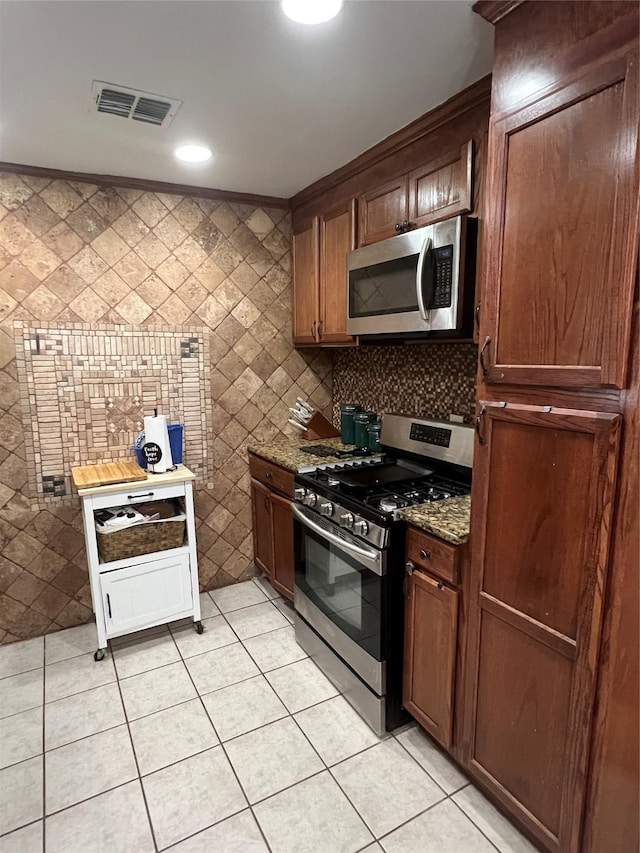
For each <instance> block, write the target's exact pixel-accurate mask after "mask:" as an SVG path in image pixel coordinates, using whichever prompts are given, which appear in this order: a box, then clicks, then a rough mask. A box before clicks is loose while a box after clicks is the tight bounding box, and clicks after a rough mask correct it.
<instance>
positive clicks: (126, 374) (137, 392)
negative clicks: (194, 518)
mask: <svg viewBox="0 0 640 853" xmlns="http://www.w3.org/2000/svg"><path fill="white" fill-rule="evenodd" d="M15 335H16V350H17V353H18V355H17V358H16V364H17V368H18V381H19V383H20V390H21V398H22V416H23V423H24V425H25V439H26V450H27V472H28V475H29V485H30V487H31V493H32V500H33V506H32V508H33V509H37V508H38V507H39V506H43V507H46V506H47V505H48V504H49V503H51V502H52V501H55V500H56V499H57V498H60V497H63V496H67V499H71V495H72V481H71V468H72V467H73V466H74V465H90V464H94V463H98V462H107V461H110V460H116V459H129V458H130V457H131V445H132V444H133V442H134V441H135V438H136V435H137V434H138V432H139V431H140V430H141V429H142V428H143V419H144V416H145V414H148V415H151V414H153V410H154V409H156V408H157V409H158V411H159V412H162V413H165V414H167V416H168V417H169V420H170V421H171V422H173V423H182V424H183V425H184V435H185V458H184V462H185V464H186V465H188V466H189V467H190V468H191V470H192V471H193V472H194V474H196V476H197V478H198V479H197V481H196V482H197V484H198V485H201V486H202V485H204V486H207V487H209V488H210V487H211V485H212V484H211V483H210V475H209V467H208V460H209V444H210V434H209V438H208V432H207V424H206V421H207V413H208V412H210V411H211V385H210V382H209V380H208V376H207V371H206V370H205V365H208V363H209V342H208V335H207V334H206V332H204V331H203V330H199V331H196V330H194V334H193V335H191V336H190V337H189V338H188V346H189V356H190V357H189V359H188V360H187V359H185V358H184V352H185V351H184V349H183V343H184V331H183V330H182V329H179V328H176V329H171V328H167V329H162V330H160V329H148V330H145V331H136V330H133V329H131V328H128V327H124V326H123V327H119V328H118V329H117V331H116V328H115V327H109V326H101V325H96V326H95V327H94V328H93V329H92V330H91V332H89V331H88V330H87V329H86V328H85V327H84V326H82V325H79V324H76V325H74V324H69V325H68V327H67V328H65V329H59V328H49V329H47V328H30V327H28V326H23V325H22V324H21V323H20V322H18V321H17V322H16V324H15ZM131 377H136V378H135V379H134V380H131ZM61 471H62V472H64V474H63V477H64V479H63V483H62V486H63V487H64V488H62V487H59V488H56V489H53V488H51V487H50V483H49V478H50V477H51V476H52V475H53V474H54V472H58V474H57V476H58V477H59V476H60V473H59V472H61Z"/></svg>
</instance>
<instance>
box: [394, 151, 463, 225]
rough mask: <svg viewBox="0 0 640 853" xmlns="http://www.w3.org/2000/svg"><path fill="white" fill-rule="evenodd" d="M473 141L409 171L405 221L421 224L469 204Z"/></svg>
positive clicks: (448, 215) (446, 216)
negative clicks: (407, 211) (407, 217)
mask: <svg viewBox="0 0 640 853" xmlns="http://www.w3.org/2000/svg"><path fill="white" fill-rule="evenodd" d="M472 182H473V141H472V140H469V141H468V142H466V143H465V144H464V145H463V146H462V147H461V148H460V149H459V150H453V151H450V152H448V153H447V154H444V155H443V156H442V157H439V158H438V159H437V160H434V161H433V162H431V163H428V164H426V165H425V166H423V167H421V168H420V169H415V170H414V171H413V172H411V174H410V175H409V221H410V222H411V226H412V228H422V227H423V226H424V225H429V224H430V223H431V222H434V221H435V220H436V219H445V218H448V217H450V216H458V214H460V213H468V212H469V211H470V210H472V208H473V199H472V185H473V184H472Z"/></svg>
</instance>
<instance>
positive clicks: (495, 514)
mask: <svg viewBox="0 0 640 853" xmlns="http://www.w3.org/2000/svg"><path fill="white" fill-rule="evenodd" d="M483 406H484V411H485V414H484V415H481V417H480V423H479V429H480V434H481V435H482V436H483V438H482V441H484V442H485V443H483V444H479V445H478V446H477V447H476V451H475V458H474V486H473V489H474V491H473V499H472V504H471V507H472V530H473V536H474V547H473V549H472V578H471V595H470V605H469V646H468V671H469V685H468V687H469V689H468V692H467V711H466V713H465V719H466V720H467V726H468V731H467V737H466V738H465V742H466V743H467V744H468V747H467V748H468V750H469V754H468V756H466V763H467V765H468V767H469V770H470V771H471V772H472V773H473V774H474V775H476V776H477V777H479V778H480V779H481V781H482V782H483V783H484V784H485V785H486V786H487V787H488V788H489V789H490V790H491V791H492V792H493V793H494V795H495V796H496V797H497V798H498V799H499V800H501V801H502V803H503V804H504V806H505V807H506V808H508V809H509V810H510V811H511V812H514V813H516V814H517V815H518V816H519V818H520V820H521V821H522V822H523V823H525V824H527V825H528V826H529V828H530V829H531V831H532V832H533V833H535V834H536V835H537V837H538V838H539V839H540V841H541V843H542V844H543V845H544V846H545V847H546V848H548V849H551V850H563V851H577V850H578V849H579V830H580V824H581V816H582V809H583V803H584V796H585V780H586V773H587V765H588V749H589V739H590V728H591V720H592V711H593V701H594V692H595V675H596V667H597V657H598V648H599V638H600V630H601V614H602V607H603V596H604V589H605V585H606V576H607V554H608V543H609V530H610V525H611V508H612V500H613V490H614V484H615V469H616V456H617V441H618V428H619V416H618V415H612V414H604V413H595V412H585V411H578V410H572V409H558V410H552V411H550V412H549V411H545V410H544V409H542V408H538V407H532V406H524V405H518V404H511V403H508V404H507V405H506V407H505V406H504V404H502V406H501V405H500V404H497V403H487V404H483Z"/></svg>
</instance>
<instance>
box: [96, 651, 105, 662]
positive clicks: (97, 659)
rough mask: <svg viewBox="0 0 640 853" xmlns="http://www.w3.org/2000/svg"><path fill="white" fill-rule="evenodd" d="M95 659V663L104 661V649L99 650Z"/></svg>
mask: <svg viewBox="0 0 640 853" xmlns="http://www.w3.org/2000/svg"><path fill="white" fill-rule="evenodd" d="M93 659H94V660H95V661H99V660H104V649H98V651H97V652H94V653H93Z"/></svg>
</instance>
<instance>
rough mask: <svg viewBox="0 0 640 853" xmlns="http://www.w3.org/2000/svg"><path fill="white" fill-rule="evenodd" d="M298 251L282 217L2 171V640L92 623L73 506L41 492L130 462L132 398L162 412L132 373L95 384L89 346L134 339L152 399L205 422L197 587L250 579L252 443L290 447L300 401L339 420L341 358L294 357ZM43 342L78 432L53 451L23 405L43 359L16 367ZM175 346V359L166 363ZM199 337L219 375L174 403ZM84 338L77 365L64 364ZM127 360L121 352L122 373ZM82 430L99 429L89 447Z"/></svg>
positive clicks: (70, 428) (209, 369) (63, 433)
mask: <svg viewBox="0 0 640 853" xmlns="http://www.w3.org/2000/svg"><path fill="white" fill-rule="evenodd" d="M289 247H290V222H289V217H288V214H286V212H285V211H281V210H271V209H262V208H256V207H251V206H248V205H236V204H228V203H224V202H215V201H211V200H207V199H199V198H195V197H194V198H190V197H181V196H178V195H167V194H161V193H145V192H141V191H139V190H131V189H124V188H118V189H101V188H99V187H97V186H94V185H91V184H82V183H73V182H67V181H58V180H56V181H49V180H47V179H43V178H33V177H30V176H26V175H24V176H19V175H13V174H6V173H0V642H5V643H6V642H11V641H13V640H16V639H23V638H27V637H32V636H36V635H38V634H43V633H46V632H49V631H55V630H58V629H60V628H65V627H69V626H71V625H76V624H79V623H81V622H85V621H87V620H88V619H89V618H90V617H91V599H90V592H89V582H88V576H87V566H86V556H85V551H84V540H83V535H82V520H81V514H80V505H79V501H78V499H77V498H72V499H70V498H69V496H68V495H66V496H58V495H57V494H52V493H51V491H50V488H51V487H49V490H48V491H47V493H46V495H45V492H44V491H43V490H41V489H42V478H43V477H45V476H47V477H54V476H57V475H62V479H63V481H64V486H61V485H58V492H61V491H65V492H66V491H68V490H70V484H69V480H68V476H69V470H68V469H69V467H70V465H71V464H75V463H76V462H88V461H95V460H96V459H97V458H98V457H100V456H104V455H105V454H107V455H108V454H113V455H117V456H120V457H121V456H123V455H126V454H127V453H128V451H127V450H126V447H127V444H128V443H129V439H130V438H131V436H132V435H133V433H134V431H135V429H136V424H137V422H138V420H139V417H140V415H141V414H142V413H143V412H142V411H141V406H140V402H139V401H136V397H137V396H142V398H143V402H144V406H143V407H142V408H143V409H144V408H145V406H147V405H148V403H149V400H150V399H151V398H150V397H148V396H146V397H145V393H144V389H143V392H142V394H139V390H138V388H137V385H136V382H134V381H133V378H132V379H131V381H128V377H127V376H126V375H123V376H121V377H118V378H117V379H114V380H113V381H112V382H111V384H110V385H109V383H108V382H107V381H106V379H105V376H104V375H103V376H97V375H96V376H91V375H90V374H91V371H92V370H93V371H96V369H97V372H100V370H102V369H103V368H104V372H106V370H107V365H106V361H103V362H100V363H99V364H98V366H97V368H96V363H95V361H93V362H92V361H91V358H89V359H88V361H87V363H86V364H85V365H84V366H83V363H82V357H83V356H87V357H88V356H89V355H91V356H92V358H104V359H106V357H107V351H106V349H105V350H104V352H100V351H98V353H97V355H96V352H95V349H92V347H94V346H95V347H96V348H97V349H98V350H99V347H97V345H96V344H95V339H96V338H97V337H100V338H101V339H102V340H107V341H113V340H114V339H118V340H121V339H122V338H123V336H124V333H125V332H126V333H127V334H131V335H132V339H135V340H136V341H137V342H138V346H139V349H138V350H135V347H134V350H133V352H134V354H136V352H137V354H139V355H140V356H141V357H144V358H147V359H149V358H150V359H151V362H150V364H149V365H148V367H149V374H151V373H153V374H154V377H155V378H154V383H155V384H153V387H152V388H151V390H149V387H147V392H146V393H147V395H148V394H151V393H152V392H153V389H154V388H155V389H156V390H155V392H153V393H156V399H158V402H159V403H160V405H162V403H163V401H164V402H165V405H173V406H175V407H176V408H178V409H180V407H183V410H182V411H179V412H178V413H177V414H178V417H176V418H175V419H176V420H177V419H178V418H179V417H181V416H183V415H184V407H185V406H186V407H187V408H188V403H189V400H197V403H196V404H195V405H197V406H200V407H201V408H202V407H203V408H204V409H205V419H204V423H203V432H202V438H201V439H198V440H197V441H195V442H194V441H193V435H194V431H193V429H195V427H194V428H193V429H192V431H191V434H192V439H191V441H190V439H189V435H188V434H186V435H185V438H186V458H185V461H186V462H187V463H189V461H190V460H193V464H194V468H196V469H198V466H200V467H199V474H200V475H201V479H200V483H201V484H202V485H204V486H208V488H199V489H198V490H197V492H196V501H195V503H196V515H197V528H198V546H199V572H200V582H201V586H202V588H203V589H209V588H213V587H216V586H222V585H226V584H229V583H233V582H235V581H238V580H241V579H243V578H245V577H249V576H250V575H251V574H253V573H254V568H253V565H252V559H251V555H252V546H251V530H250V526H251V517H250V504H249V473H248V464H247V458H246V450H245V448H246V445H247V444H250V443H252V442H257V441H265V440H270V439H272V438H275V437H276V436H278V435H281V434H283V433H284V434H288V427H287V426H286V423H287V417H288V411H287V407H288V406H289V405H291V404H292V403H293V401H295V398H296V396H297V395H301V396H306V397H308V398H309V399H310V400H311V402H312V403H313V405H314V406H315V407H316V408H318V409H320V410H322V411H324V412H325V414H327V415H329V414H330V412H331V395H332V360H331V354H330V353H327V352H322V351H318V350H309V351H294V349H293V347H292V344H291V332H290V326H291V323H290V320H291V278H290V255H289ZM34 334H38V335H39V341H40V345H41V346H44V345H46V347H48V349H47V348H46V347H45V352H47V353H49V356H50V358H49V362H50V363H49V365H48V369H49V372H48V373H47V372H46V371H45V373H44V374H43V375H44V377H45V379H46V380H47V381H49V380H50V379H51V380H52V385H55V386H56V389H55V392H54V389H53V388H52V396H51V399H52V407H53V408H54V410H55V408H56V407H57V408H58V411H60V410H62V415H63V416H64V417H65V418H66V419H67V420H66V421H65V422H64V423H65V429H63V430H60V428H59V427H58V429H57V435H58V439H57V443H56V444H55V445H54V444H53V443H52V442H51V441H50V439H49V434H48V433H47V431H46V428H44V427H43V424H40V420H39V414H38V411H37V409H34V401H35V393H34V395H33V400H29V399H25V395H27V396H28V390H27V389H28V388H29V387H30V385H29V377H31V379H32V380H33V377H34V371H33V351H30V354H29V356H26V355H25V356H24V357H23V358H22V361H19V360H17V359H16V340H17V341H18V343H20V342H21V343H22V345H23V347H24V344H25V341H30V340H33V336H34ZM165 334H166V336H167V341H171V343H168V342H167V347H168V348H169V349H171V347H173V349H171V353H172V354H171V353H167V352H165V353H164V354H163V353H162V351H160V354H158V346H157V344H158V340H160V339H162V338H163V335H165ZM191 337H194V338H198V341H202V343H203V348H204V344H205V343H206V350H207V352H208V355H207V359H208V363H207V364H204V363H203V364H202V365H201V370H199V371H198V373H199V374H200V375H199V377H198V380H197V382H195V383H194V384H193V385H192V390H191V391H190V392H189V393H187V392H186V391H185V392H184V393H182V394H176V395H175V396H174V397H173V398H171V395H170V393H169V391H168V390H167V389H168V387H169V380H168V378H167V377H169V376H170V375H172V374H170V370H171V369H176V370H177V369H178V368H177V366H176V365H177V362H178V357H177V355H176V349H175V346H176V341H178V342H181V341H184V340H185V339H188V338H191ZM72 338H73V339H77V340H78V341H79V343H78V347H79V349H78V352H75V353H74V354H71V355H68V359H69V361H68V363H65V364H63V363H62V362H61V361H60V357H62V356H64V352H65V347H66V348H67V349H68V347H69V346H70V345H71V344H70V342H71V340H72ZM92 339H93V343H92ZM205 339H206V340H205ZM154 350H155V353H154ZM41 352H42V350H41ZM23 355H24V353H21V357H22V356H23ZM128 355H131V353H130V352H129V353H123V352H122V351H119V354H118V351H117V352H116V353H115V356H114V357H115V358H116V361H118V360H119V361H120V364H121V366H122V365H125V366H124V367H122V370H123V371H126V370H128V369H129V367H130V364H129V363H128V362H126V357H128ZM199 355H201V353H199ZM163 356H164V357H163ZM74 357H75V358H76V362H75V363H74V361H73V359H74ZM61 367H62V368H64V367H69V368H72V369H69V370H62V372H61V371H60V368H61ZM19 368H20V369H19ZM114 369H116V370H117V369H118V365H117V364H115V365H114ZM89 378H92V379H95V380H96V381H95V382H94V383H93V387H92V390H91V388H90V391H87V393H86V394H85V391H86V389H87V387H89V386H90V383H87V382H86V380H87V379H89ZM143 378H144V377H143ZM20 380H22V384H21V383H20ZM63 381H64V382H67V383H68V393H65V392H64V390H62V391H61V390H60V387H59V384H60V382H63ZM190 381H191V380H190ZM100 383H102V386H103V388H102V391H103V392H104V393H102V392H101V391H100V387H99V386H100ZM138 384H144V383H138ZM96 385H97V386H98V388H96V387H95V386H96ZM125 385H126V386H127V387H125ZM107 386H108V387H107ZM134 386H136V387H134ZM33 387H34V386H33V382H32V384H31V388H32V390H33ZM166 395H168V397H167V396H166ZM185 395H186V396H185ZM190 395H191V396H190ZM109 398H111V402H112V406H111V409H109V410H108V412H105V411H104V408H106V407H107V406H108V404H109ZM64 401H66V404H65V402H64ZM73 401H75V402H73ZM72 403H73V404H72ZM65 405H66V408H65ZM74 405H75V407H76V408H75V409H74ZM109 414H110V417H108V416H109ZM167 414H170V415H174V417H175V413H174V412H170V411H167ZM27 418H28V419H29V422H26V423H25V420H26V419H27ZM23 419H24V420H23ZM31 419H33V420H34V421H35V422H36V424H37V426H38V429H37V430H35V432H34V430H33V429H32V428H31V425H30V420H31ZM103 421H104V423H103ZM53 423H54V424H55V422H53ZM88 424H90V425H91V426H92V428H93V425H94V424H97V425H98V427H99V428H98V427H97V428H96V430H93V432H95V433H96V435H98V438H96V435H93V433H92V437H91V441H90V440H89V438H88V436H87V430H88ZM40 427H43V429H42V430H41V429H40ZM103 427H104V428H103ZM291 429H293V428H291ZM52 430H53V434H54V435H55V434H56V430H55V425H54V427H53V428H52ZM83 430H84V432H83ZM98 439H99V440H98ZM100 442H102V444H101V443H100ZM47 447H48V448H49V450H51V451H53V450H54V449H55V453H53V452H52V453H50V454H49V456H47V458H46V460H45V459H43V454H42V453H40V451H39V449H38V448H47ZM85 454H87V455H88V456H89V457H90V458H88V459H85V458H83V456H84V455H85ZM45 456H46V454H45ZM50 463H51V464H52V465H54V468H55V470H53V469H51V468H46V466H47V465H49V464H50ZM61 465H62V467H63V469H64V470H62V471H59V470H58V468H59V467H60V466H61ZM56 466H57V467H56ZM38 478H40V483H38ZM48 482H49V483H52V482H53V481H48ZM34 507H35V508H34Z"/></svg>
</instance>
